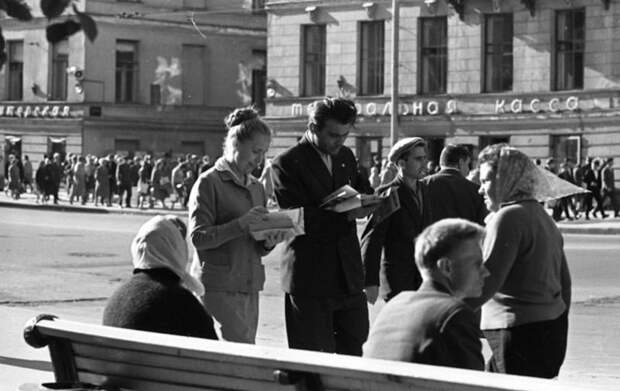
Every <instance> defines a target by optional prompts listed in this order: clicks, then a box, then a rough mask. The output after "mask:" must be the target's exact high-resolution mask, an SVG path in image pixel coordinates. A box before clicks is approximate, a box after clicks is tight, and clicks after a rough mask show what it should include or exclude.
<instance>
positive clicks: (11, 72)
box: [6, 39, 24, 101]
mask: <svg viewBox="0 0 620 391" xmlns="http://www.w3.org/2000/svg"><path fill="white" fill-rule="evenodd" d="M18 44H19V45H21V51H22V56H21V57H22V58H21V61H14V59H13V47H14V45H18ZM6 52H7V55H8V58H7V62H6V69H7V78H6V81H7V89H6V90H7V92H6V94H7V100H10V101H22V100H24V41H23V40H19V39H16V40H10V41H7V42H6ZM17 64H19V65H20V66H19V70H17V74H16V73H15V72H16V70H15V69H12V68H14V67H15V66H16V65H17ZM14 78H17V79H18V80H19V83H18V84H16V86H18V91H19V92H18V93H16V92H17V91H13V88H12V87H13V84H14V83H15V81H14Z"/></svg>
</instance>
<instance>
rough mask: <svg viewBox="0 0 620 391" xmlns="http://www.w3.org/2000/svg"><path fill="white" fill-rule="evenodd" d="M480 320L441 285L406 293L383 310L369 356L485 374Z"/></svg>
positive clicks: (366, 347)
mask: <svg viewBox="0 0 620 391" xmlns="http://www.w3.org/2000/svg"><path fill="white" fill-rule="evenodd" d="M476 320H477V319H476V317H475V315H474V313H473V312H472V310H471V309H470V308H469V307H468V306H467V304H465V303H464V302H463V301H461V300H458V299H457V298H455V297H454V296H452V295H451V294H450V293H449V291H448V289H447V288H445V287H444V286H442V285H441V284H439V283H437V282H424V283H423V284H422V286H421V287H420V289H419V290H418V291H417V292H402V293H400V294H399V295H398V296H396V297H395V298H394V299H393V300H391V301H390V302H389V303H387V304H386V305H385V307H383V309H382V310H381V312H380V313H379V315H378V316H377V319H376V320H375V323H374V324H373V326H372V328H371V330H370V335H369V336H368V340H367V342H366V343H365V344H364V357H370V358H378V359H384V360H396V361H406V362H413V363H419V364H429V365H441V366H447V367H455V368H463V369H477V370H483V369H484V359H483V357H482V345H481V343H480V340H479V335H480V334H481V332H480V328H479V327H478V325H477V321H476Z"/></svg>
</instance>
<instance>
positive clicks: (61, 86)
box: [51, 40, 69, 100]
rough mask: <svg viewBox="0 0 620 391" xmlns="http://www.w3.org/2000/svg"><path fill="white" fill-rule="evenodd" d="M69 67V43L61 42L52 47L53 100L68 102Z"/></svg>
mask: <svg viewBox="0 0 620 391" xmlns="http://www.w3.org/2000/svg"><path fill="white" fill-rule="evenodd" d="M68 66H69V43H68V41H66V40H64V41H60V42H57V43H55V44H54V45H53V46H52V77H51V79H52V94H51V99H52V100H67V85H68V78H67V67H68Z"/></svg>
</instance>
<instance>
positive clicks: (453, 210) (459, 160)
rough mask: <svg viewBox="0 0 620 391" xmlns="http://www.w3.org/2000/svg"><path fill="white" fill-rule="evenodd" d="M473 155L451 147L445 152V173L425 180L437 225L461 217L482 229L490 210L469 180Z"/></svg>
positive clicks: (476, 187) (446, 148)
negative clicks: (448, 219) (443, 220)
mask: <svg viewBox="0 0 620 391" xmlns="http://www.w3.org/2000/svg"><path fill="white" fill-rule="evenodd" d="M471 161H472V159H471V152H470V151H469V149H468V148H467V147H466V146H464V145H454V144H448V145H446V146H445V147H444V148H443V150H442V151H441V155H440V157H439V164H440V166H441V170H440V171H439V172H437V173H436V174H433V175H430V176H428V177H426V178H424V179H423V182H424V183H425V184H426V185H427V187H428V194H429V199H430V207H431V213H430V214H431V215H432V216H433V222H435V221H439V220H441V219H446V218H449V217H460V218H462V219H466V220H469V221H473V222H474V223H478V224H480V225H484V218H485V217H486V215H487V213H488V210H487V208H486V206H485V204H484V199H483V198H482V196H481V195H480V194H479V193H478V185H476V184H475V183H473V182H471V181H470V180H468V179H467V175H468V174H469V170H470V168H469V167H470V164H471Z"/></svg>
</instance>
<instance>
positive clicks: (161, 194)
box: [151, 158, 170, 209]
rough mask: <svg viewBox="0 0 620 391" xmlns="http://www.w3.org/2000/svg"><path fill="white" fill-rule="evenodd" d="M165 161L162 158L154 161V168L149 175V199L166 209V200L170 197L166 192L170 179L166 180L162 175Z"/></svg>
mask: <svg viewBox="0 0 620 391" xmlns="http://www.w3.org/2000/svg"><path fill="white" fill-rule="evenodd" d="M164 165H165V161H164V159H163V158H159V159H157V161H155V167H154V168H153V172H152V173H151V197H152V199H153V200H154V201H159V202H160V203H161V206H162V208H164V209H168V205H166V198H168V196H169V195H170V193H169V192H168V186H167V185H169V184H170V178H166V176H165V173H164Z"/></svg>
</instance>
